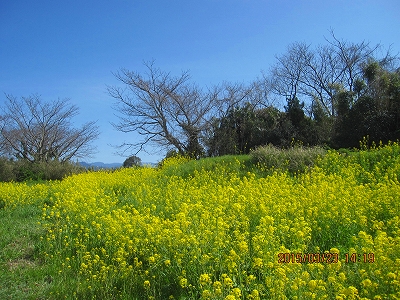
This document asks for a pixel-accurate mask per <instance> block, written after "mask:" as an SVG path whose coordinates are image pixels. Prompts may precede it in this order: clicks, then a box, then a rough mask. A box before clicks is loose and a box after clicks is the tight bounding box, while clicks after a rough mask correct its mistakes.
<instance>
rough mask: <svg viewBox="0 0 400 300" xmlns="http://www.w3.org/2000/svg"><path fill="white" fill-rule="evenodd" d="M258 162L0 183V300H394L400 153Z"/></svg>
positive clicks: (176, 161) (223, 160)
mask: <svg viewBox="0 0 400 300" xmlns="http://www.w3.org/2000/svg"><path fill="white" fill-rule="evenodd" d="M259 150H260V152H261V154H260V153H258V154H257V155H252V156H226V157H219V158H213V159H203V160H199V161H188V160H187V159H185V158H172V159H170V160H167V161H165V162H164V163H163V166H162V167H160V168H156V169H154V168H138V169H122V170H118V171H115V172H106V171H100V172H89V173H85V174H79V175H73V176H70V177H67V178H66V179H64V180H62V181H56V182H48V183H41V184H33V185H31V184H30V185H28V184H26V183H18V184H17V183H1V184H0V207H1V209H0V222H1V227H0V249H1V254H0V298H1V299H396V297H397V298H398V297H400V285H399V280H400V279H399V276H400V274H399V271H398V270H399V269H400V259H399V258H400V246H399V245H400V204H399V197H400V196H399V195H400V185H399V179H400V156H399V154H400V146H399V145H398V144H391V145H388V146H384V147H383V146H382V147H378V148H373V149H366V150H364V151H355V152H350V153H342V154H340V153H338V152H333V151H332V152H328V153H327V154H326V155H324V156H323V157H322V156H320V157H319V158H315V157H317V156H318V155H315V157H314V158H313V162H314V163H309V161H308V160H301V161H302V163H300V164H297V165H296V164H295V165H296V167H291V166H293V163H292V162H293V161H299V158H298V157H297V156H295V155H293V154H292V155H288V153H282V152H279V153H278V154H276V155H279V158H271V157H268V155H271V151H275V149H272V150H271V149H259ZM262 153H264V154H265V153H267V154H265V155H267V156H264V157H263V156H262ZM308 155H309V154H307V156H308ZM282 157H285V159H282ZM294 157H296V158H294ZM271 161H275V163H277V164H278V165H277V166H275V167H273V168H271V167H272V165H271Z"/></svg>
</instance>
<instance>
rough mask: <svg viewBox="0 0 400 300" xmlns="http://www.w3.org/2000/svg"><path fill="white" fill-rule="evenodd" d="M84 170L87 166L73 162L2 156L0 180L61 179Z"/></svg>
mask: <svg viewBox="0 0 400 300" xmlns="http://www.w3.org/2000/svg"><path fill="white" fill-rule="evenodd" d="M84 171H85V168H83V167H81V166H79V165H77V164H75V163H72V162H59V161H49V162H30V161H27V160H17V161H11V160H8V159H6V158H0V181H18V182H22V181H27V180H33V181H40V180H61V179H63V178H65V177H66V176H69V175H72V174H77V173H82V172H84Z"/></svg>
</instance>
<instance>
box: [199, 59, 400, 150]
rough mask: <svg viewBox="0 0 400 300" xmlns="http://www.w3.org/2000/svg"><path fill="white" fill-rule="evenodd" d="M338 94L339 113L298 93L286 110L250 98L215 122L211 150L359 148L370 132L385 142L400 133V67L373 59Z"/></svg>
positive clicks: (373, 138) (335, 101)
mask: <svg viewBox="0 0 400 300" xmlns="http://www.w3.org/2000/svg"><path fill="white" fill-rule="evenodd" d="M332 96H333V98H332V99H331V103H332V105H333V113H328V111H327V110H325V109H324V108H323V107H322V104H321V102H318V101H317V100H314V102H312V104H311V106H309V107H306V106H305V102H304V101H302V102H300V100H299V98H298V95H296V94H295V95H293V97H292V98H289V99H287V100H286V105H285V106H284V110H283V111H282V110H279V109H278V108H276V107H274V106H268V107H265V108H257V107H255V106H252V105H251V104H250V103H245V104H244V105H242V106H237V107H235V108H232V109H231V110H229V112H228V114H227V115H226V116H224V117H222V118H218V119H215V120H214V121H213V124H212V130H211V132H212V134H211V135H210V136H209V137H208V139H205V145H206V149H207V150H206V151H207V153H206V154H207V155H208V156H219V155H225V154H239V153H249V151H250V150H251V149H254V148H256V147H257V146H259V145H265V144H273V145H274V146H277V147H282V148H287V147H290V146H291V145H292V144H293V142H294V141H295V142H301V143H302V144H303V145H308V146H315V145H320V146H327V147H330V148H336V149H338V148H353V147H358V146H359V142H360V141H361V140H363V138H364V137H367V139H368V141H369V142H371V143H372V142H375V143H379V142H380V141H381V142H383V143H384V144H386V143H387V142H388V141H395V140H397V139H399V138H400V69H397V70H393V71H392V70H388V69H387V68H385V67H384V66H383V65H382V64H381V63H379V62H377V61H367V62H365V65H363V68H362V73H360V74H359V77H358V78H357V80H356V81H355V83H354V86H353V89H352V90H349V89H345V88H344V87H343V86H337V87H336V91H335V92H334V94H333V95H332ZM299 97H300V96H299Z"/></svg>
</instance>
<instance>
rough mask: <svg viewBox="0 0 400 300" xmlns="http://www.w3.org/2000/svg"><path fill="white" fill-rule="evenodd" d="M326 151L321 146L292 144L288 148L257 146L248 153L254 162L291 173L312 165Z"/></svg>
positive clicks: (301, 170) (302, 170)
mask: <svg viewBox="0 0 400 300" xmlns="http://www.w3.org/2000/svg"><path fill="white" fill-rule="evenodd" d="M325 153H326V151H325V150H324V149H323V148H322V147H310V148H306V147H303V146H301V145H294V146H293V147H291V148H288V149H279V148H277V147H275V146H273V145H267V146H262V147H258V148H256V149H255V150H253V151H252V152H251V153H250V156H251V157H252V159H253V161H254V163H258V164H260V165H261V166H263V167H264V168H267V169H280V170H283V171H289V173H291V174H295V173H298V172H304V171H305V170H306V169H307V168H309V167H312V166H313V165H314V164H315V162H316V160H317V159H318V158H319V157H321V156H323V155H324V154H325Z"/></svg>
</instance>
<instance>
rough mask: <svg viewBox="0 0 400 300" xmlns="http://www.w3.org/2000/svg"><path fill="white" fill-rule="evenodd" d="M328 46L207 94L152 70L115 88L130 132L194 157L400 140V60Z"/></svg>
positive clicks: (291, 53)
mask: <svg viewBox="0 0 400 300" xmlns="http://www.w3.org/2000/svg"><path fill="white" fill-rule="evenodd" d="M326 42H327V43H326V45H319V46H317V47H312V46H311V45H307V44H305V43H294V44H291V45H290V46H289V47H288V49H287V52H286V53H284V54H283V55H281V56H277V57H276V63H275V64H274V65H273V66H272V67H271V68H270V69H269V70H268V71H266V72H264V73H263V76H262V78H260V79H257V80H255V81H254V82H252V83H250V84H247V85H245V84H229V83H224V84H222V85H219V86H214V87H212V88H208V89H207V90H206V91H205V90H204V89H201V88H199V87H198V86H197V85H196V84H193V83H191V82H190V75H189V73H188V72H182V74H181V75H180V76H176V77H174V76H172V75H171V74H170V73H169V72H164V71H161V70H160V69H158V68H156V67H155V66H154V61H153V62H149V63H145V66H146V67H147V72H145V73H138V72H131V71H128V70H126V69H122V70H120V72H118V73H116V77H117V79H118V80H120V82H121V83H122V84H123V85H124V86H123V87H119V86H114V87H109V89H108V91H109V94H110V96H112V97H113V98H114V99H115V100H116V106H115V108H116V110H117V112H118V113H119V116H120V123H118V124H114V126H115V128H116V129H117V130H120V131H122V132H135V133H139V134H140V135H142V137H143V139H142V140H136V141H133V142H132V143H125V144H123V145H121V146H122V147H124V148H125V149H131V150H137V151H140V150H142V149H143V148H144V147H145V146H146V145H147V144H151V143H152V144H153V146H154V145H155V146H158V147H159V146H162V147H165V148H166V149H169V150H170V151H169V155H170V154H171V153H174V152H176V153H180V154H186V155H190V156H192V157H204V156H220V155H225V154H246V153H249V151H250V150H251V149H254V148H256V147H257V146H260V145H266V144H272V145H274V146H277V147H281V148H287V147H289V146H290V145H291V144H292V143H293V141H295V142H296V143H299V142H300V143H302V144H303V145H305V146H314V145H321V146H326V147H330V148H352V147H357V146H358V145H359V141H361V140H362V139H363V137H368V139H369V141H370V142H373V141H374V142H377V143H379V142H380V141H382V142H383V143H386V142H387V141H389V140H397V139H399V138H400V122H399V120H400V68H399V67H398V66H399V64H398V62H399V59H398V57H397V56H396V55H392V54H391V51H390V50H388V51H386V52H384V51H382V46H380V45H376V46H373V47H372V46H371V45H370V44H369V43H366V42H362V43H349V42H347V41H343V40H339V39H337V38H336V37H335V35H334V34H333V33H332V36H331V39H330V40H326Z"/></svg>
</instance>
